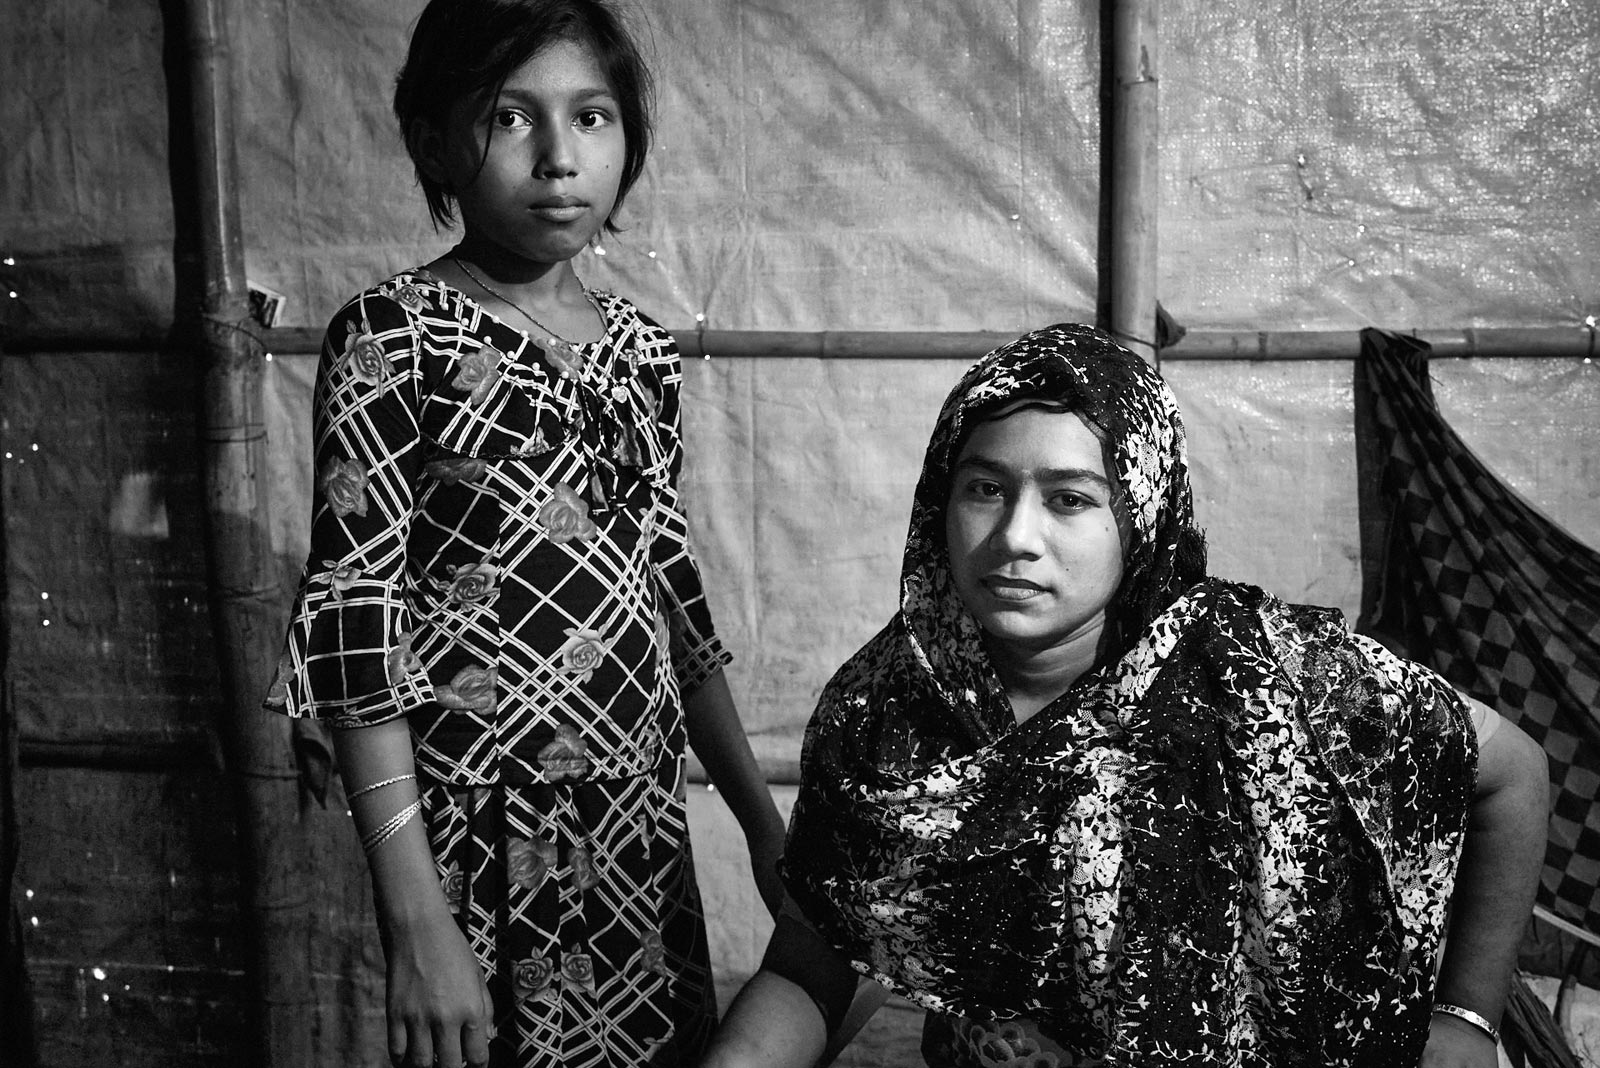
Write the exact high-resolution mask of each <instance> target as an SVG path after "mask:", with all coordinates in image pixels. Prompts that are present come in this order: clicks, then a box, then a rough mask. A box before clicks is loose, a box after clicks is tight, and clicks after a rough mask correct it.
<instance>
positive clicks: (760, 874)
mask: <svg viewBox="0 0 1600 1068" xmlns="http://www.w3.org/2000/svg"><path fill="white" fill-rule="evenodd" d="M747 841H748V843H749V845H750V871H751V874H753V875H754V876H755V879H756V890H757V891H759V892H760V894H761V903H762V904H763V905H765V906H767V912H768V913H769V914H770V915H772V916H777V915H778V910H779V909H780V908H782V907H783V880H781V879H779V878H778V860H779V858H781V857H782V856H783V825H782V824H781V823H779V824H778V825H777V826H776V828H775V829H769V830H767V831H765V832H763V833H761V834H755V835H751V836H750V837H749V838H748V839H747Z"/></svg>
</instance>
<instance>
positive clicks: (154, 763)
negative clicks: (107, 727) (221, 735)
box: [17, 732, 217, 772]
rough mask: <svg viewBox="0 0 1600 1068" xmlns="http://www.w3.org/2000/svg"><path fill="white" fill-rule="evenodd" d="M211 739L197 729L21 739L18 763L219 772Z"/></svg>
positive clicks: (87, 767) (95, 769) (42, 766)
mask: <svg viewBox="0 0 1600 1068" xmlns="http://www.w3.org/2000/svg"><path fill="white" fill-rule="evenodd" d="M211 745H212V743H211V739H210V737H209V736H207V735H205V734H202V733H199V732H196V733H194V734H192V735H189V736H187V737H183V736H180V737H173V736H171V735H155V734H150V735H141V734H112V735H104V736H94V737H82V738H41V737H38V736H36V735H29V734H23V735H22V736H21V737H19V738H18V739H17V763H18V764H20V765H21V766H22V767H25V768H82V769H85V770H90V771H129V772H175V771H194V770H195V769H197V768H206V769H208V770H211V771H213V772H214V771H216V770H217V767H216V762H215V760H214V759H213V758H212V756H211Z"/></svg>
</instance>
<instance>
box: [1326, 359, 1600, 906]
mask: <svg viewBox="0 0 1600 1068" xmlns="http://www.w3.org/2000/svg"><path fill="white" fill-rule="evenodd" d="M1428 351H1429V350H1428V346H1427V345H1426V344H1425V343H1423V342H1420V341H1417V340H1415V339H1413V338H1406V337H1401V336H1398V335H1394V334H1389V333H1386V332H1384V331H1379V330H1366V331H1363V332H1362V343H1361V359H1360V363H1359V365H1358V368H1357V373H1356V390H1357V404H1356V411H1357V417H1356V428H1357V431H1356V432H1357V441H1358V445H1359V447H1360V448H1361V449H1362V450H1363V459H1367V458H1368V457H1369V456H1370V457H1372V458H1373V460H1374V464H1375V465H1381V466H1378V469H1377V471H1374V472H1373V473H1371V474H1370V475H1369V474H1368V473H1366V472H1365V471H1364V473H1363V475H1362V482H1363V496H1362V508H1363V513H1364V514H1363V516H1362V527H1363V532H1364V536H1363V540H1364V542H1365V543H1366V544H1364V546H1363V572H1364V576H1365V581H1364V587H1365V588H1364V590H1363V596H1362V622H1361V629H1362V630H1363V631H1364V632H1365V633H1368V634H1371V635H1373V636H1374V637H1377V638H1379V639H1381V640H1382V641H1384V642H1385V643H1386V644H1388V645H1389V646H1390V647H1391V648H1394V649H1395V650H1396V651H1398V652H1400V653H1402V654H1403V655H1405V656H1408V657H1410V658H1412V659H1414V660H1418V661H1420V662H1422V663H1425V664H1428V665H1430V666H1431V667H1433V668H1434V669H1435V670H1437V671H1438V672H1439V673H1440V674H1441V675H1443V676H1444V677H1445V678H1446V679H1448V680H1449V681H1450V682H1452V683H1454V684H1455V685H1456V686H1457V687H1458V688H1459V689H1461V690H1462V691H1463V692H1465V693H1468V694H1470V695H1472V696H1473V697H1476V698H1477V699H1478V700H1480V701H1482V702H1484V703H1485V704H1487V705H1489V706H1490V707H1492V708H1494V709H1496V710H1498V711H1499V712H1500V713H1501V714H1503V715H1504V716H1505V717H1506V718H1507V719H1509V720H1511V721H1512V722H1513V723H1515V724H1517V725H1518V726H1519V727H1521V728H1522V729H1523V730H1525V731H1527V732H1528V734H1529V735H1531V736H1532V737H1533V738H1534V739H1535V740H1536V741H1538V742H1539V743H1540V744H1542V745H1543V746H1544V750H1545V753H1546V756H1547V757H1548V759H1549V764H1550V783H1551V799H1552V811H1551V817H1550V841H1549V847H1548V850H1547V852H1546V854H1545V868H1544V873H1543V877H1542V880H1541V886H1540V892H1539V900H1540V903H1541V904H1543V905H1544V906H1546V907H1547V908H1549V909H1551V910H1552V911H1553V912H1556V913H1557V914H1559V915H1561V916H1563V917H1565V918H1567V919H1569V920H1571V921H1572V922H1574V923H1578V924H1582V925H1583V926H1585V927H1586V928H1588V929H1589V930H1593V931H1600V808H1597V806H1596V804H1595V800H1596V793H1597V790H1600V723H1597V715H1600V554H1597V553H1596V552H1595V551H1594V550H1592V549H1590V548H1588V547H1587V546H1585V545H1582V544H1581V543H1579V542H1577V541H1575V540H1574V539H1573V538H1572V537H1570V536H1569V535H1567V534H1566V533H1565V532H1564V531H1562V530H1561V529H1560V528H1559V527H1557V526H1556V525H1555V524H1553V523H1551V522H1550V521H1549V520H1548V519H1546V518H1545V517H1544V516H1542V515H1540V514H1539V513H1538V511H1536V510H1535V509H1534V508H1533V507H1532V506H1531V505H1529V504H1528V503H1527V502H1526V501H1524V500H1522V499H1521V498H1520V497H1518V496H1517V495H1516V493H1515V492H1513V491H1512V490H1511V489H1510V488H1509V487H1507V486H1506V485H1505V484H1504V483H1502V482H1501V481H1499V480H1498V479H1497V478H1496V477H1495V476H1494V474H1493V472H1491V471H1490V470H1489V469H1488V468H1486V467H1485V466H1484V465H1483V463H1482V462H1481V461H1480V460H1479V459H1478V458H1477V457H1476V456H1474V455H1473V454H1472V452H1471V451H1470V450H1469V449H1468V448H1467V447H1466V445H1465V444H1464V443H1463V442H1462V441H1461V439H1460V438H1459V437H1458V436H1457V435H1456V434H1455V432H1454V431H1452V430H1451V429H1450V427H1449V426H1448V425H1447V424H1446V423H1445V421H1444V419H1443V418H1442V417H1441V416H1440V414H1439V411H1438V408H1437V406H1436V405H1435V403H1434V399H1433V392H1432V389H1431V387H1430V385H1429V382H1428ZM1365 466H1366V465H1364V467H1365ZM1379 471H1381V475H1380V474H1379V473H1378V472H1379ZM1380 479H1381V481H1380ZM1374 489H1376V490H1377V492H1376V493H1374V492H1372V490H1374ZM1374 513H1376V514H1374Z"/></svg>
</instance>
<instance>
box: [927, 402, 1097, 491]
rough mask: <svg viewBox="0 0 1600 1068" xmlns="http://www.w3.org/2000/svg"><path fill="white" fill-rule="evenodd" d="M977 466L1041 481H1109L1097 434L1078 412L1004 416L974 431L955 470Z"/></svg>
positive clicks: (1023, 410)
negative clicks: (1088, 477) (1078, 477)
mask: <svg viewBox="0 0 1600 1068" xmlns="http://www.w3.org/2000/svg"><path fill="white" fill-rule="evenodd" d="M973 462H982V463H985V464H988V465H991V466H1000V467H1004V468H1007V469H1017V470H1027V471H1029V472H1031V473H1034V474H1036V475H1038V476H1045V475H1051V476H1062V477H1065V476H1066V475H1068V474H1080V473H1083V472H1089V473H1093V474H1098V475H1100V476H1101V477H1102V478H1104V477H1105V475H1106V471H1105V459H1104V453H1103V449H1102V445H1101V435H1100V434H1099V433H1098V431H1097V430H1096V429H1095V428H1094V427H1093V426H1092V425H1091V424H1090V423H1088V422H1087V421H1086V420H1084V418H1083V417H1082V416H1080V415H1079V414H1078V413H1077V412H1072V411H1065V410H1062V409H1059V408H1056V409H1052V408H1046V407H1039V406H1024V407H1020V408H1013V409H1010V410H1003V411H1001V412H999V413H997V414H995V415H993V416H991V417H989V418H987V419H984V420H983V421H982V422H980V423H978V424H976V425H975V426H973V427H972V429H971V433H969V434H968V435H967V437H966V441H965V442H964V444H963V445H962V448H961V453H960V455H959V456H957V457H956V465H957V466H960V465H962V464H970V463H973Z"/></svg>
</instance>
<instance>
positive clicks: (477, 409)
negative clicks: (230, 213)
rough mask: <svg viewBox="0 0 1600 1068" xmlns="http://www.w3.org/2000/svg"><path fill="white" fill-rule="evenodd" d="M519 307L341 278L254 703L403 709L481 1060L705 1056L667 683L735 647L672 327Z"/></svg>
mask: <svg viewBox="0 0 1600 1068" xmlns="http://www.w3.org/2000/svg"><path fill="white" fill-rule="evenodd" d="M596 296H597V299H598V300H599V303H600V307H601V308H602V309H603V312H604V315H605V319H606V332H605V336H604V338H602V339H601V340H600V341H598V342H595V343H592V344H584V345H579V346H575V347H574V346H569V345H567V344H565V343H564V342H560V341H557V340H555V339H550V338H544V337H530V336H529V335H527V334H525V333H523V332H521V331H519V330H516V329H513V328H511V327H509V326H508V325H506V324H505V323H503V322H501V321H500V320H498V319H496V318H495V317H494V316H492V315H490V314H489V313H488V312H486V311H484V309H483V308H481V307H480V306H479V305H478V304H477V303H476V302H474V301H473V300H471V299H470V298H469V297H467V296H466V295H465V294H463V293H461V292H460V291H458V290H456V289H454V288H452V287H450V286H447V285H445V284H443V283H442V282H440V281H439V280H437V279H436V278H434V277H433V276H432V275H430V274H428V273H427V272H425V271H413V272H408V273H402V274H400V275H397V276H396V277H394V278H391V279H389V280H388V281H386V282H384V283H382V284H381V285H379V286H376V287H374V288H372V289H370V290H368V291H366V292H364V293H362V294H360V295H359V296H357V297H355V298H354V299H353V300H351V301H350V302H349V303H348V304H347V305H346V306H345V307H344V308H343V309H342V310H341V311H340V312H339V313H338V315H337V316H335V317H334V319H333V321H332V323H331V325H330V326H329V329H328V335H327V339H326V342H325V344H324V350H323V360H322V365H321V368H320V370H319V373H318V379H317V390H316V398H315V415H314V438H315V449H316V467H317V478H316V493H315V497H314V502H313V507H314V515H313V521H312V533H311V553H310V557H309V559H308V561H307V566H306V570H305V573H304V576H303V578H302V581H301V586H300V592H299V596H298V598H297V601H296V605H295V609H294V614H293V617H292V620H291V623H290V627H289V635H288V641H287V643H286V646H287V647H286V650H285V652H284V654H283V657H282V659H281V661H280V663H279V671H278V677H277V680H276V682H275V684H274V687H273V691H272V694H271V696H270V697H269V698H268V702H267V703H268V706H269V707H272V708H275V709H276V710H278V711H281V712H285V713H287V714H288V715H292V716H307V715H310V716H319V717H326V718H328V719H329V720H331V722H332V723H333V724H334V725H335V726H341V727H356V726H364V725H371V724H375V723H379V722H383V721H385V720H388V719H392V718H395V717H399V716H405V717H407V718H408V720H409V723H410V726H411V731H412V737H413V739H414V742H415V752H416V763H417V772H418V777H419V784H420V785H421V787H422V799H423V802H424V813H425V817H426V820H427V826H428V833H429V836H430V838H431V841H432V844H433V850H434V856H435V859H436V861H437V862H438V866H439V872H440V877H441V879H442V880H443V884H444V887H445V890H446V895H447V898H448V900H449V902H450V904H451V908H452V909H453V910H454V911H455V912H456V914H457V917H458V920H459V922H460V924H461V926H462V928H463V930H464V931H465V932H466V934H467V937H468V940H469V942H470V943H471V945H472V947H473V950H474V951H475V953H476V954H477V956H478V959H479V961H480V962H481V964H482V966H483V968H484V969H485V973H486V974H487V975H488V976H489V987H490V990H491V992H492V994H493V997H494V1006H495V1024H496V1030H497V1033H498V1034H497V1038H496V1040H495V1049H494V1063H495V1064H497V1065H512V1064H515V1065H524V1066H529V1065H563V1066H567V1068H576V1066H615V1068H622V1066H625V1065H626V1066H633V1065H677V1064H692V1063H694V1062H695V1060H696V1059H697V1057H698V1053H699V1050H700V1048H701V1046H702V1045H703V1043H704V1041H705V1039H706V1037H707V1034H708V1032H709V1028H710V1026H711V1025H712V1024H713V1023H714V1020H715V1004H714V995H713V991H712V988H711V982H710V972H709V968H708V964H707V956H706V940H705V929H704V922H703V918H702V915H701V908H700V902H699V896H698V891H697V890H696V887H695V881H694V871H693V867H692V864H691V861H690V853H689V842H688V837H687V827H686V822H685V815H684V779H683V751H684V740H685V734H684V723H683V711H682V702H681V699H680V694H681V693H692V692H693V691H694V690H695V689H696V688H697V687H699V686H700V685H701V684H702V683H703V682H704V681H705V680H706V679H707V678H708V677H709V676H710V675H712V674H713V673H715V672H716V671H717V670H718V669H720V667H721V666H722V664H724V663H725V662H726V661H727V660H728V659H729V657H728V656H727V654H726V653H725V652H724V651H723V649H722V647H721V645H720V643H719V642H718V640H717V638H716V635H715V633H714V631H713V628H712V624H711V619H710V615H709V613H708V611H707V609H706V605H705V600H704V595H703V592H702V589H701V584H700V576H699V571H698V567H697V565H696V564H695V561H694V559H693V556H692V554H691V551H690V546H689V540H688V527H687V523H686V520H685V517H684V513H683V510H682V508H681V507H680V504H679V499H678V492H677V479H678V472H679V467H680V459H681V443H680V437H679V424H678V395H679V387H680V382H681V369H680V365H679V360H678V355H677V351H676V349H675V348H674V346H673V343H672V339H671V337H670V336H669V335H668V334H667V333H666V332H665V331H663V330H662V329H661V328H660V327H659V326H657V325H656V324H655V323H653V322H651V321H650V320H649V319H647V318H646V317H644V316H643V315H641V314H640V313H639V312H638V311H637V309H635V308H634V307H633V305H631V304H630V303H628V302H627V301H625V300H623V299H621V298H619V297H615V296H611V295H608V294H597V295H596Z"/></svg>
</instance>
